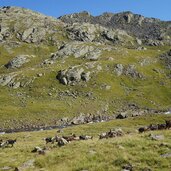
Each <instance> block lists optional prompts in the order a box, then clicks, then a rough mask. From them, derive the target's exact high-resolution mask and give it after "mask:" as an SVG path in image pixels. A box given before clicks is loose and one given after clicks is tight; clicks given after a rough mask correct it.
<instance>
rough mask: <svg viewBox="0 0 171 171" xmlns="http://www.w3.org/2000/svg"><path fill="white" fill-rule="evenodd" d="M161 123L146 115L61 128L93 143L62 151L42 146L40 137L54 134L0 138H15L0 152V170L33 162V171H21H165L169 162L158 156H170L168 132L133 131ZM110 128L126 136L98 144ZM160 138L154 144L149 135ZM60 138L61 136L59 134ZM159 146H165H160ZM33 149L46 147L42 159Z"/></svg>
mask: <svg viewBox="0 0 171 171" xmlns="http://www.w3.org/2000/svg"><path fill="white" fill-rule="evenodd" d="M165 119H171V116H166V115H149V116H146V117H136V118H131V119H125V120H114V121H110V122H103V123H96V124H87V125H81V126H74V127H68V128H64V129H63V131H64V133H63V135H69V134H71V133H75V134H76V135H82V134H87V135H92V136H94V138H93V140H88V141H78V142H71V143H70V144H68V145H66V146H64V147H61V148H59V147H57V146H56V145H50V144H49V145H45V142H44V141H43V140H42V139H43V138H44V137H48V136H54V135H55V134H56V130H50V131H39V132H23V133H14V134H5V135H1V137H0V138H2V139H4V140H5V139H8V138H17V143H16V144H15V146H14V147H13V148H5V149H0V154H1V162H0V168H2V167H4V166H10V167H12V169H11V170H13V169H14V167H22V166H23V163H25V162H27V161H29V160H32V159H34V168H29V167H28V168H24V169H25V170H46V171H55V170H61V171H71V170H72V171H80V170H89V171H96V170H100V171H106V170H109V171H110V170H111V171H119V170H121V169H122V167H123V166H124V165H125V164H131V165H133V167H134V170H136V171H141V170H143V169H144V168H149V169H151V170H155V171H160V170H162V171H163V170H164V171H169V170H170V168H171V164H170V161H171V160H170V158H162V157H161V156H160V155H162V154H165V153H170V152H171V145H170V144H171V135H170V130H164V131H153V132H146V133H145V134H138V132H137V128H139V127H140V126H145V125H149V124H151V123H153V124H154V123H155V124H156V123H164V120H165ZM111 128H122V129H123V130H124V132H125V133H126V132H129V134H125V135H124V136H123V137H118V138H112V139H103V140H98V134H99V133H101V132H106V131H108V130H109V129H111ZM150 133H152V134H156V135H158V134H162V135H164V140H160V141H154V140H151V139H150V138H149V134H150ZM60 135H61V134H60ZM161 143H165V144H168V146H160V145H161ZM35 146H40V147H46V148H47V149H48V150H47V152H46V154H45V155H43V156H42V155H38V154H34V153H31V150H32V149H33V148H34V147H35Z"/></svg>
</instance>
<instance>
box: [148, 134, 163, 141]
mask: <svg viewBox="0 0 171 171" xmlns="http://www.w3.org/2000/svg"><path fill="white" fill-rule="evenodd" d="M149 136H150V138H151V139H152V140H156V141H158V140H164V135H153V134H150V135H149Z"/></svg>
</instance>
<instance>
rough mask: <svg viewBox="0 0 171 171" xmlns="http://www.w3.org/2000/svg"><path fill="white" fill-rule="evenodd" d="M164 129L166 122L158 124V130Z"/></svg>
mask: <svg viewBox="0 0 171 171" xmlns="http://www.w3.org/2000/svg"><path fill="white" fill-rule="evenodd" d="M163 129H166V124H158V130H163Z"/></svg>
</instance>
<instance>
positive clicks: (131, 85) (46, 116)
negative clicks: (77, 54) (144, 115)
mask: <svg viewBox="0 0 171 171" xmlns="http://www.w3.org/2000/svg"><path fill="white" fill-rule="evenodd" d="M91 45H92V46H95V44H94V43H91ZM114 48H116V49H113V50H112V51H111V52H108V51H104V52H103V54H102V56H101V58H100V59H99V60H98V61H97V62H96V64H95V67H94V68H92V69H86V70H90V71H91V79H90V81H89V82H87V83H84V82H82V83H81V84H80V85H76V86H64V85H62V84H60V83H59V81H58V80H56V75H57V72H58V71H59V70H61V69H67V68H69V67H70V66H75V65H81V66H80V67H84V65H85V63H86V62H90V61H87V60H83V59H76V58H74V57H73V56H71V57H69V58H67V59H65V60H62V59H59V60H57V61H56V62H55V63H54V64H53V65H47V66H43V67H42V66H41V65H40V64H41V63H42V61H44V60H45V59H49V57H50V54H51V53H53V52H55V51H56V50H57V47H55V46H46V45H41V46H37V45H33V44H22V45H21V46H19V47H16V48H12V49H11V50H10V51H8V48H6V47H5V46H0V50H1V53H0V65H4V64H6V63H7V62H8V61H9V60H11V59H12V58H13V57H15V56H17V55H19V54H28V55H35V58H31V60H30V62H28V63H26V64H25V65H23V66H22V67H21V68H19V69H12V70H7V69H6V68H5V67H1V68H0V73H1V74H8V73H16V74H17V78H18V79H19V80H20V81H23V82H25V81H28V80H30V79H33V78H35V80H34V82H33V83H31V84H30V85H29V86H27V87H24V88H19V89H16V90H13V89H10V88H7V87H1V89H0V94H1V98H0V109H1V110H0V116H1V120H0V127H1V128H10V127H11V126H13V127H16V128H18V127H21V126H23V124H22V123H25V122H27V123H28V124H35V123H37V124H46V125H51V124H54V123H55V122H56V121H57V120H59V119H61V118H62V117H70V118H71V117H73V116H75V115H79V114H80V113H85V114H88V113H92V114H96V113H97V112H98V111H100V112H101V111H102V108H103V106H105V105H108V106H109V110H108V114H113V113H114V112H115V111H117V110H120V109H121V108H125V106H127V105H128V104H129V103H134V104H137V105H138V106H140V107H142V108H153V109H159V110H163V109H165V110H167V109H168V108H170V104H171V98H170V97H171V91H170V84H171V81H170V79H169V78H168V77H167V76H166V74H168V73H169V71H168V70H167V69H166V68H165V65H164V63H162V62H161V61H160V60H158V56H159V55H160V54H162V53H165V52H166V51H168V50H169V48H170V47H167V46H164V47H147V49H148V50H146V51H138V50H135V49H127V48H124V47H119V46H117V47H114ZM109 57H112V58H113V59H114V60H113V61H110V60H108V58H109ZM144 59H148V60H149V61H150V63H149V64H147V65H144V66H141V65H140V63H141V61H142V60H144ZM63 62H64V63H63ZM118 63H121V64H123V65H125V66H128V65H130V64H131V65H132V64H133V65H135V66H136V69H137V71H139V72H140V73H142V74H143V75H144V79H142V80H141V79H133V78H131V77H129V76H120V77H117V76H116V73H115V71H114V67H115V65H116V64H118ZM98 65H100V66H101V67H102V71H99V72H96V68H97V66H98ZM153 69H158V70H160V71H161V72H160V73H157V72H155V71H154V70H153ZM94 71H95V72H94ZM38 73H43V74H44V75H43V76H42V77H37V74H38ZM162 84H163V85H162ZM104 85H109V86H111V89H109V90H106V89H105V88H104ZM66 90H70V91H73V92H78V93H79V96H78V97H77V99H74V98H72V97H67V96H65V97H63V98H61V99H60V98H59V97H58V94H59V93H60V92H61V91H66ZM86 92H87V93H88V92H93V97H94V100H90V99H88V98H87V97H86V96H85V95H84V94H85V93H86ZM49 93H52V96H49V95H48V94H49Z"/></svg>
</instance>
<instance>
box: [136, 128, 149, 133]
mask: <svg viewBox="0 0 171 171" xmlns="http://www.w3.org/2000/svg"><path fill="white" fill-rule="evenodd" d="M145 131H147V128H146V127H141V128H139V129H138V132H139V133H143V132H145Z"/></svg>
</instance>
